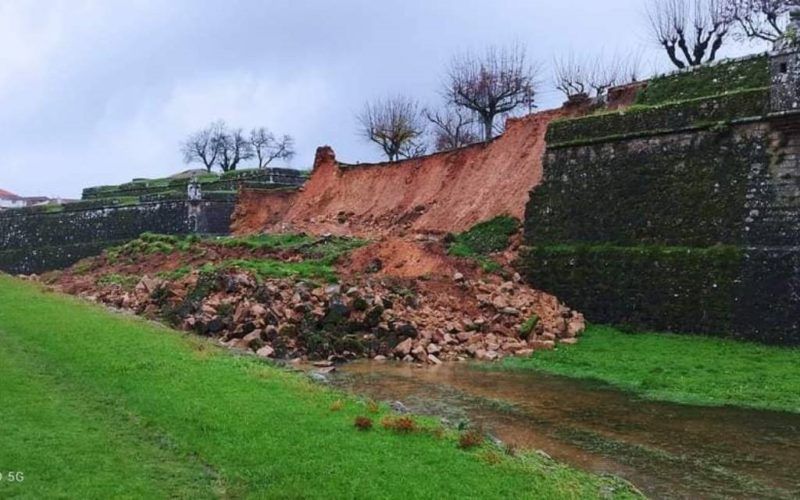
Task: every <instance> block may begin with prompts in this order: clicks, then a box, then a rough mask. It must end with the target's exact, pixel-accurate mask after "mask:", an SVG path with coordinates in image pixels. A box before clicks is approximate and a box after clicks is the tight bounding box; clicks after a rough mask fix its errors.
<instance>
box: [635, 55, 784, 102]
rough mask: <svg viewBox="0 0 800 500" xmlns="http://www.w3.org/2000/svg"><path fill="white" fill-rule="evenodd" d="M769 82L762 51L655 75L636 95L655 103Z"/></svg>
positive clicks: (760, 86)
mask: <svg viewBox="0 0 800 500" xmlns="http://www.w3.org/2000/svg"><path fill="white" fill-rule="evenodd" d="M769 84H770V76H769V60H768V58H767V56H766V54H763V55H758V56H753V57H749V58H745V59H739V60H732V61H722V62H720V63H718V64H713V65H708V66H700V67H696V68H690V69H687V70H684V71H678V72H675V73H672V74H668V75H664V76H659V77H656V78H653V79H651V80H650V81H649V82H648V85H647V88H646V89H645V90H643V91H642V92H640V93H639V95H638V96H637V98H636V104H638V105H645V106H654V105H659V104H665V103H669V102H675V101H684V100H687V99H696V98H699V97H708V96H714V95H719V94H725V93H728V92H738V91H740V90H747V89H756V88H763V87H767V86H769Z"/></svg>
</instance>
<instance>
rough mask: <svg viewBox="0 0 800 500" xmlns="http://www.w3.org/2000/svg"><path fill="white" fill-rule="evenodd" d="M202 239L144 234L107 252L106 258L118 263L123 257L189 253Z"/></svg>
mask: <svg viewBox="0 0 800 500" xmlns="http://www.w3.org/2000/svg"><path fill="white" fill-rule="evenodd" d="M199 241H200V237H199V236H196V235H190V236H172V235H164V234H153V233H143V234H142V235H141V236H140V237H139V238H137V239H135V240H132V241H129V242H127V243H125V244H124V245H120V246H116V247H112V248H109V249H108V250H106V257H107V258H108V260H109V261H110V262H116V261H117V260H119V258H120V257H122V256H128V257H131V256H135V255H140V254H154V253H172V252H175V251H182V252H186V251H189V250H190V249H191V248H192V247H193V246H194V245H195V244H196V243H197V242H199Z"/></svg>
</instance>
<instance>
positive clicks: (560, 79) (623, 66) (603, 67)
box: [553, 53, 640, 99]
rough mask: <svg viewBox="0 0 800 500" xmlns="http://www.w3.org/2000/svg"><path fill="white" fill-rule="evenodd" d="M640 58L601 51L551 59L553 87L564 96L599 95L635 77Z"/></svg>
mask: <svg viewBox="0 0 800 500" xmlns="http://www.w3.org/2000/svg"><path fill="white" fill-rule="evenodd" d="M639 65H640V59H639V58H638V56H636V55H631V56H624V55H619V54H614V55H613V56H612V57H610V58H606V57H604V56H603V55H602V54H601V55H598V56H595V57H592V58H591V60H589V59H586V60H580V59H578V58H577V57H575V55H574V54H573V53H570V54H569V55H568V56H566V57H561V58H557V59H556V60H555V61H554V65H553V66H554V68H555V82H556V88H557V89H558V90H560V91H561V92H562V93H563V94H564V95H565V96H566V97H567V99H570V98H573V97H577V96H581V95H584V96H586V97H598V98H602V97H604V96H605V95H606V93H607V92H608V89H610V88H611V87H615V86H617V85H621V84H623V83H628V82H634V81H637V80H638V78H639Z"/></svg>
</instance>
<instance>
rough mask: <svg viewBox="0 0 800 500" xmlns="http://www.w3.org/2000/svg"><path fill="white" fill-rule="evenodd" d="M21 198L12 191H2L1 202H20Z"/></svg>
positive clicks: (0, 191)
mask: <svg viewBox="0 0 800 500" xmlns="http://www.w3.org/2000/svg"><path fill="white" fill-rule="evenodd" d="M19 199H20V197H19V196H17V195H15V194H14V193H12V192H10V191H5V190H3V189H0V200H14V201H16V200H19Z"/></svg>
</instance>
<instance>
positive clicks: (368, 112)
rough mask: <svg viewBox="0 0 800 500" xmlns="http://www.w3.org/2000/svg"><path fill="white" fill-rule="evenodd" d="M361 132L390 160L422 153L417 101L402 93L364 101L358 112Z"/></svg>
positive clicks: (423, 127) (423, 126)
mask: <svg viewBox="0 0 800 500" xmlns="http://www.w3.org/2000/svg"><path fill="white" fill-rule="evenodd" d="M358 121H359V123H360V124H361V134H362V135H363V136H364V138H366V139H367V140H369V141H371V142H374V143H375V144H377V145H378V146H380V147H381V149H382V150H383V152H384V154H386V157H387V158H388V159H389V161H396V160H399V159H400V158H412V157H415V156H421V155H423V154H425V149H426V147H425V144H424V143H423V142H422V141H421V138H422V135H423V134H424V133H425V124H424V122H423V119H422V113H421V111H420V106H419V103H418V102H417V101H415V100H413V99H410V98H408V97H404V96H397V97H393V98H389V99H385V100H381V101H376V102H372V103H367V104H366V105H364V109H363V111H362V112H361V113H360V114H359V115H358Z"/></svg>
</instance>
